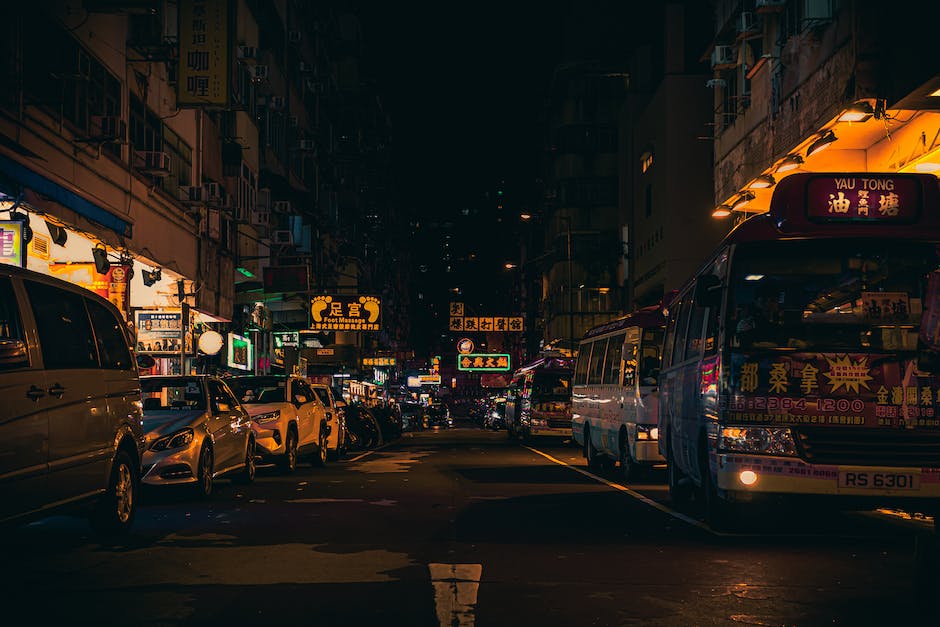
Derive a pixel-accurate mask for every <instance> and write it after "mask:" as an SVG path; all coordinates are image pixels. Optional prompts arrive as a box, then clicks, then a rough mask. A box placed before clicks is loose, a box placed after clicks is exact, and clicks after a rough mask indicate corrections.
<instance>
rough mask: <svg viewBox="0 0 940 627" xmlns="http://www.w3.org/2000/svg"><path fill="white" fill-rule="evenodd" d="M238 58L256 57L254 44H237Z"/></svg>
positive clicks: (256, 52)
mask: <svg viewBox="0 0 940 627" xmlns="http://www.w3.org/2000/svg"><path fill="white" fill-rule="evenodd" d="M238 58H239V59H244V60H246V61H254V60H255V59H257V58H258V49H257V48H255V47H254V46H239V47H238Z"/></svg>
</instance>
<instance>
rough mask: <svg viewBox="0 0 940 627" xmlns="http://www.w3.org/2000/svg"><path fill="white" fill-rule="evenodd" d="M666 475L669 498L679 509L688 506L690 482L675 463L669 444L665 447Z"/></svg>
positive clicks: (689, 501)
mask: <svg viewBox="0 0 940 627" xmlns="http://www.w3.org/2000/svg"><path fill="white" fill-rule="evenodd" d="M667 442H668V440H667ZM666 477H667V481H668V483H669V498H671V499H672V502H673V504H674V505H675V506H676V507H677V508H679V509H683V508H686V507H688V505H689V504H690V503H691V502H692V484H691V481H690V480H689V478H688V477H686V476H685V475H684V474H682V471H681V470H679V468H678V466H677V465H676V458H675V455H673V453H672V445H669V444H667V447H666Z"/></svg>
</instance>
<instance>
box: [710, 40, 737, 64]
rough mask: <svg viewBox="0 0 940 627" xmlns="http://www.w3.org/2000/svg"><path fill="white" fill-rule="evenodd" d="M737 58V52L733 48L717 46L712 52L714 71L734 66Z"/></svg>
mask: <svg viewBox="0 0 940 627" xmlns="http://www.w3.org/2000/svg"><path fill="white" fill-rule="evenodd" d="M737 56H738V55H737V51H736V50H735V49H734V48H733V47H732V46H721V45H719V46H715V49H714V50H712V69H714V68H721V67H732V66H734V64H735V62H736V61H737Z"/></svg>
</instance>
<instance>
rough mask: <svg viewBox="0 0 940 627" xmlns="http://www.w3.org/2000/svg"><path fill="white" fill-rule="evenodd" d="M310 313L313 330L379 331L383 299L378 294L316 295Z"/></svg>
mask: <svg viewBox="0 0 940 627" xmlns="http://www.w3.org/2000/svg"><path fill="white" fill-rule="evenodd" d="M310 313H311V315H312V317H313V320H312V322H311V325H310V329H311V330H313V331H378V330H379V328H380V325H381V320H380V318H381V315H382V301H381V299H379V297H378V296H349V295H323V296H315V297H314V298H313V301H312V302H311V304H310Z"/></svg>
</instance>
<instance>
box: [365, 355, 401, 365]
mask: <svg viewBox="0 0 940 627" xmlns="http://www.w3.org/2000/svg"><path fill="white" fill-rule="evenodd" d="M362 365H363V366H394V365H395V358H394V357H363V358H362Z"/></svg>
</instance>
